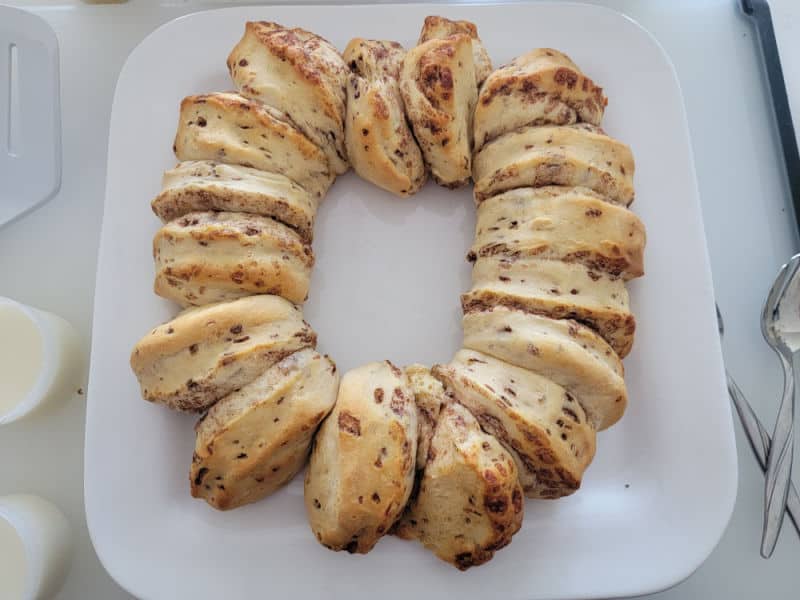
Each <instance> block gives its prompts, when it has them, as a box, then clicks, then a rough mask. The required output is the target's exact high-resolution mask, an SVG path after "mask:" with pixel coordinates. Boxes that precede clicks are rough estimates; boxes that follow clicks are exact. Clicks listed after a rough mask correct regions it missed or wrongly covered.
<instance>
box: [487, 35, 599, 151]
mask: <svg viewBox="0 0 800 600" xmlns="http://www.w3.org/2000/svg"><path fill="white" fill-rule="evenodd" d="M606 104H608V99H607V98H606V97H605V94H603V88H601V87H600V86H598V85H596V84H595V83H594V82H593V81H592V80H591V79H589V78H588V77H586V75H584V74H583V73H582V72H581V71H580V69H579V68H578V66H577V65H576V64H575V63H574V62H572V60H571V59H570V58H569V57H568V56H567V55H566V54H563V53H561V52H559V51H558V50H553V49H552V48H537V49H535V50H531V51H530V52H528V53H526V54H523V55H522V56H518V57H517V58H515V59H514V60H512V61H511V62H510V63H509V64H507V65H504V66H502V67H500V68H499V69H497V70H496V71H494V72H493V73H492V74H491V75H489V77H488V78H487V79H486V82H485V85H484V86H483V87H482V88H481V91H480V95H479V97H478V103H477V105H476V107H475V150H476V151H477V150H480V148H481V147H482V146H483V145H484V144H485V143H487V142H489V141H491V140H493V139H495V138H496V137H498V136H500V135H502V134H504V133H508V132H510V131H513V130H515V129H519V128H520V127H524V126H527V125H543V124H547V123H552V124H554V125H566V124H569V123H574V122H576V121H581V122H586V123H591V124H593V125H600V122H601V120H602V118H603V111H604V110H605V107H606Z"/></svg>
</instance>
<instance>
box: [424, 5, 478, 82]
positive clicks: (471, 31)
mask: <svg viewBox="0 0 800 600" xmlns="http://www.w3.org/2000/svg"><path fill="white" fill-rule="evenodd" d="M458 34H463V35H468V36H469V37H470V39H471V40H472V57H473V61H474V63H475V83H476V84H477V85H478V87H480V86H481V84H482V83H483V82H484V80H485V79H486V78H487V77H488V76H489V73H491V72H492V59H491V58H489V53H488V52H487V51H486V48H485V47H484V46H483V42H482V41H481V38H479V37H478V28H477V27H476V26H475V23H471V22H469V21H451V20H450V19H446V18H444V17H439V16H435V15H434V16H428V17H425V22H424V23H423V24H422V31H420V34H419V40H418V41H417V44H423V43H425V42H427V41H428V40H435V39H443V38H446V37H450V36H451V35H458Z"/></svg>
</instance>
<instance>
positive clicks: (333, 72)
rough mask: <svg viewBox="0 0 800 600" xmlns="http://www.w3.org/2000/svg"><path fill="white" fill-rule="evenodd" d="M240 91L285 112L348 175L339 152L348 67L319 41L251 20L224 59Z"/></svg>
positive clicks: (306, 34) (306, 33) (300, 31)
mask: <svg viewBox="0 0 800 600" xmlns="http://www.w3.org/2000/svg"><path fill="white" fill-rule="evenodd" d="M228 69H229V70H230V73H231V77H232V78H233V80H234V82H235V83H236V86H237V88H238V89H239V91H240V92H241V93H242V94H243V95H244V96H247V97H248V98H254V99H256V100H260V101H261V102H264V103H266V104H268V105H270V106H272V107H274V108H276V109H277V110H280V111H281V112H284V113H286V114H287V115H288V116H289V118H290V119H291V120H292V121H293V123H294V124H295V125H296V126H297V127H298V128H300V129H301V130H302V131H303V133H305V134H306V135H307V136H308V137H309V138H310V139H311V140H312V141H314V143H315V144H317V145H318V146H320V147H321V148H322V149H323V151H324V152H325V154H326V156H327V157H328V160H329V161H330V164H331V168H332V170H333V171H334V172H335V173H337V174H341V173H344V172H345V171H346V170H347V156H346V154H345V149H344V115H345V83H346V79H347V76H348V70H347V67H346V66H345V64H344V61H343V60H342V57H341V55H340V54H339V52H338V51H337V50H336V48H335V47H334V46H333V45H332V44H331V43H330V42H328V41H327V40H326V39H324V38H322V37H321V36H319V35H317V34H315V33H311V32H310V31H306V30H305V29H299V28H287V27H284V26H283V25H280V24H278V23H272V22H268V21H251V22H248V23H247V24H246V26H245V33H244V36H243V37H242V39H241V41H240V42H239V43H238V44H237V45H236V47H235V48H234V49H233V50H232V51H231V53H230V56H228Z"/></svg>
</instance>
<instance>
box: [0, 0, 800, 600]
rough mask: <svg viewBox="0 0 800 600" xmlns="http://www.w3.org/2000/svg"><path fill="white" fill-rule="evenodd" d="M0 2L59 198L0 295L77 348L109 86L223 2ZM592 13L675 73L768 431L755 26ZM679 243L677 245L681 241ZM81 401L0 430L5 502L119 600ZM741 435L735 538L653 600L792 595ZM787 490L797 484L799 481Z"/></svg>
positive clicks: (792, 47)
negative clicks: (48, 65) (30, 18)
mask: <svg viewBox="0 0 800 600" xmlns="http://www.w3.org/2000/svg"><path fill="white" fill-rule="evenodd" d="M5 1H6V2H7V3H10V4H12V5H20V6H25V7H28V8H30V9H31V10H33V11H34V12H36V13H37V14H40V15H41V16H43V17H44V18H45V19H46V20H47V21H48V22H49V23H50V24H51V25H52V26H53V27H54V28H55V30H56V32H57V35H58V38H59V43H60V45H61V68H62V72H61V84H62V127H63V153H64V156H63V173H64V174H63V183H62V187H61V191H60V193H59V194H58V196H57V197H56V198H54V199H53V200H51V201H50V202H49V203H48V204H46V205H45V206H44V207H42V208H41V209H39V210H37V211H36V212H34V213H32V214H30V215H28V216H26V217H25V218H23V219H21V220H19V221H17V222H16V223H13V224H12V225H10V226H8V227H6V228H4V229H2V230H0V295H4V296H10V297H12V298H15V299H17V300H20V301H22V302H26V303H29V304H32V305H34V306H38V307H40V308H44V309H46V310H50V311H52V312H56V313H58V314H60V315H62V316H64V317H65V318H67V319H68V320H70V321H71V322H72V323H73V324H75V326H76V327H77V328H78V330H79V331H80V333H81V335H82V338H83V342H84V347H85V348H86V349H87V352H88V347H89V339H90V330H91V316H92V298H93V293H94V274H95V266H96V254H97V246H98V239H99V231H100V222H101V218H102V205H103V195H104V186H105V152H106V141H107V135H108V120H109V115H110V109H111V99H112V94H113V91H114V85H115V82H116V77H117V74H118V72H119V69H120V67H121V65H122V63H123V62H124V60H125V57H126V56H127V55H128V53H129V52H130V50H131V49H132V48H133V47H134V46H135V45H136V44H137V43H138V42H139V41H140V40H141V39H142V38H143V37H145V35H146V34H147V33H149V32H150V31H151V30H152V29H154V28H155V27H156V26H158V25H159V24H161V23H163V22H165V21H167V20H169V19H171V18H173V17H176V16H179V15H181V14H185V13H188V12H194V11H196V10H201V9H202V8H210V7H217V6H223V5H225V3H224V2H198V1H188V2H181V1H180V0H175V1H174V2H165V3H156V2H152V1H147V0H132V1H131V2H129V3H128V4H124V5H115V6H88V5H83V4H77V3H73V2H70V1H67V0H65V1H64V2H54V1H52V0H39V1H34V2H21V1H19V0H11V1H10V2H8V0H5ZM594 3H597V4H603V5H606V6H609V7H611V8H615V9H617V10H620V11H621V12H624V13H626V14H628V15H630V16H631V17H632V18H634V19H636V20H637V21H639V22H640V23H641V24H642V25H644V26H645V27H646V28H647V29H649V30H650V31H651V32H652V33H653V34H654V35H655V36H656V38H658V39H659V41H660V42H661V43H662V44H663V46H664V47H665V49H666V51H667V52H668V54H669V55H670V56H671V57H672V59H673V61H674V63H675V66H676V69H677V72H678V76H679V78H680V81H681V85H682V88H683V91H684V96H685V101H686V107H687V112H688V116H689V124H690V129H691V134H692V143H693V147H694V152H695V161H696V167H697V177H698V182H699V186H700V192H701V199H702V203H703V212H704V216H705V222H706V232H707V237H708V245H709V253H710V256H711V264H712V270H713V275H714V283H715V286H716V290H717V298H718V302H719V305H720V308H721V309H722V312H723V315H724V317H725V324H726V337H725V340H724V343H723V349H724V354H725V359H726V364H727V366H728V368H729V370H730V371H731V372H732V373H733V374H734V376H735V377H736V379H737V380H738V382H739V384H740V386H741V388H742V390H743V391H744V392H745V394H746V395H747V396H748V398H749V399H750V401H751V403H752V404H753V405H754V407H755V408H756V411H757V412H758V414H759V415H760V416H761V417H762V419H763V420H764V422H765V424H767V428H768V429H771V428H772V419H773V418H774V414H775V411H776V410H777V403H778V397H779V393H780V389H781V385H782V384H781V372H780V370H779V365H778V362H777V360H776V359H775V357H774V356H773V354H772V352H771V351H770V350H769V349H768V348H767V347H766V345H765V344H764V342H763V341H762V338H761V333H760V329H759V320H758V317H759V314H760V310H761V303H762V301H763V298H764V295H765V294H766V292H767V290H768V288H769V285H770V283H771V281H772V279H773V277H774V275H775V274H776V273H777V269H778V268H779V267H780V265H781V264H782V263H783V262H784V261H785V259H786V258H788V257H789V256H790V255H791V254H793V253H794V252H796V251H797V249H798V237H797V233H796V231H795V225H794V222H793V220H792V218H791V212H790V210H791V209H790V208H789V207H790V203H789V195H788V190H787V186H786V184H785V182H784V177H783V167H782V161H781V154H780V153H779V147H778V145H777V144H778V142H777V137H776V136H775V133H774V131H773V125H772V117H771V112H770V111H771V108H770V103H769V96H768V92H767V88H766V81H765V80H764V77H763V76H762V74H761V73H762V71H761V65H760V56H759V50H758V46H757V42H756V39H755V36H754V34H753V30H752V27H751V24H750V22H749V21H748V20H747V19H746V18H745V17H744V16H742V15H741V14H740V13H739V11H738V8H737V2H735V1H734V0H705V1H701V0H672V1H669V0H662V1H652V0H651V1H648V2H640V1H636V0H606V1H597V2H594ZM771 5H772V9H773V17H774V20H775V28H776V32H777V36H778V43H779V46H780V50H781V57H782V60H783V68H784V74H785V76H786V80H787V85H788V87H789V95H790V100H791V102H792V109H793V113H794V118H795V129H796V130H800V127H798V126H800V3H797V2H796V1H795V0H772V2H771ZM532 43H534V44H535V42H532ZM143 111H146V107H143ZM653 116H654V118H658V115H657V114H655V115H653ZM664 176H665V177H669V173H665V174H664ZM675 235H676V243H680V232H676V233H675ZM675 285H676V286H680V282H675ZM687 292H688V293H691V292H690V290H689V291H687ZM121 318H124V315H122V316H121ZM676 376H679V374H676ZM84 398H85V397H84V396H76V397H75V398H73V399H72V400H70V401H69V402H67V403H66V404H65V405H63V406H61V407H58V408H56V409H55V410H54V411H52V412H51V413H50V414H47V415H42V416H41V417H38V418H34V419H31V420H30V421H28V422H22V423H18V424H15V425H11V426H8V427H4V428H3V429H2V430H0V456H1V457H2V459H0V495H2V494H6V493H12V492H33V493H37V494H40V495H42V496H44V497H45V498H48V499H50V500H52V501H53V502H55V503H57V504H58V505H59V506H60V507H61V508H62V509H63V510H64V511H65V513H66V514H67V516H68V517H69V519H70V521H71V522H72V524H73V526H74V527H75V529H76V531H77V533H78V536H77V537H78V540H77V548H76V555H75V560H74V564H73V567H72V570H71V572H70V575H69V578H68V580H67V583H66V585H65V587H64V589H63V590H62V592H61V593H60V594H59V596H58V597H59V598H63V599H69V600H84V599H104V600H105V599H109V600H111V599H114V598H128V597H129V596H128V594H126V593H125V592H124V591H123V590H121V589H120V588H119V587H118V586H117V585H116V584H115V583H114V582H113V581H112V580H111V579H110V577H109V576H108V575H107V574H106V573H105V571H104V570H103V568H102V566H101V565H100V563H99V561H98V559H97V557H96V555H95V553H94V551H93V549H92V547H91V543H90V540H89V536H88V533H87V531H86V523H85V516H84V510H83V461H82V458H83V432H84V416H85V409H84ZM736 430H737V431H736V434H737V443H738V446H739V476H740V478H739V495H738V499H737V503H736V509H735V512H734V515H733V518H732V520H731V523H730V526H729V527H728V530H727V531H726V533H725V535H724V536H723V538H722V541H721V542H720V544H719V546H718V547H717V549H716V550H715V551H714V553H713V554H712V555H711V557H710V558H709V559H708V560H707V561H706V562H705V564H704V565H703V566H702V567H701V568H700V569H699V570H698V571H697V572H696V573H695V574H694V575H692V576H691V577H690V578H689V579H687V580H686V581H685V582H683V583H682V584H680V585H678V586H676V587H675V588H673V589H671V590H669V591H666V592H663V593H661V594H657V595H655V596H652V598H662V599H673V598H674V599H678V598H681V599H682V598H696V597H697V598H700V597H714V598H717V597H725V598H729V599H738V598H741V599H745V598H747V599H749V598H753V597H756V596H758V597H764V598H789V597H793V596H796V593H797V592H796V590H797V584H798V577H797V566H798V565H800V538H798V536H797V535H796V533H795V531H794V530H793V528H792V527H791V524H790V523H788V522H787V524H786V526H785V527H784V531H783V534H782V536H781V539H780V541H779V543H778V547H777V549H776V551H775V555H774V556H773V558H772V559H771V560H769V561H765V560H763V559H761V558H760V556H759V554H758V548H759V541H760V534H761V511H762V496H763V476H762V474H761V471H760V470H759V468H758V466H757V464H756V461H755V459H754V457H753V456H752V452H751V450H750V448H749V446H748V445H747V441H746V439H745V438H744V436H743V435H742V433H741V428H740V427H739V426H738V421H737V424H736ZM676 443H680V441H679V440H676ZM797 456H800V454H798V455H797ZM797 462H798V464H800V460H798V461H797ZM120 468H122V469H124V468H125V467H124V465H120ZM795 482H797V483H798V484H800V475H799V474H798V473H797V471H796V473H795ZM621 568H624V566H621Z"/></svg>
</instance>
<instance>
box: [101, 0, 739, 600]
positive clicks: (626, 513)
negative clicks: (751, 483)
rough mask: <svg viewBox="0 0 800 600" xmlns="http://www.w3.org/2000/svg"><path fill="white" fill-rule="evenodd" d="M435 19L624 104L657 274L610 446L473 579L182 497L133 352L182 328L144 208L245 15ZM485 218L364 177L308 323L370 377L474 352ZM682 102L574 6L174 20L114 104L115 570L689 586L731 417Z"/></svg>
mask: <svg viewBox="0 0 800 600" xmlns="http://www.w3.org/2000/svg"><path fill="white" fill-rule="evenodd" d="M427 14H442V15H445V16H448V17H451V18H465V19H470V20H472V21H474V22H476V23H477V24H478V28H479V32H480V34H481V37H482V38H483V40H484V42H485V44H486V46H487V47H488V49H489V52H490V54H491V55H492V58H493V60H494V62H495V64H501V63H503V62H506V61H508V60H509V59H511V58H512V57H514V56H515V55H518V54H520V53H522V52H525V51H527V50H529V49H531V48H532V47H536V46H553V47H557V48H559V49H561V50H563V51H565V52H567V53H568V54H569V55H571V56H572V57H573V58H574V59H575V61H576V62H577V63H578V64H579V65H580V66H581V68H582V69H583V70H584V71H586V72H587V73H588V74H589V75H590V76H591V77H593V78H594V79H595V80H596V81H598V82H600V83H601V84H602V85H604V87H605V89H606V92H607V94H608V96H609V98H610V103H609V108H608V112H607V116H606V119H605V122H604V126H605V128H606V129H607V130H608V131H609V133H610V134H612V135H614V136H616V137H619V138H620V139H622V140H624V141H626V142H627V143H629V144H630V145H631V146H632V148H633V151H634V154H635V156H636V160H637V173H636V179H635V182H636V187H637V201H636V203H635V204H634V208H635V210H636V211H637V212H638V213H639V214H640V215H641V217H642V219H643V220H644V222H645V224H646V225H647V228H648V248H647V253H646V267H647V275H646V276H645V278H644V279H642V280H638V281H636V282H634V283H633V284H632V285H631V292H632V304H633V308H634V310H635V312H636V314H637V317H638V322H639V327H638V331H637V341H636V345H635V347H634V350H633V353H632V354H631V356H630V357H629V358H628V359H627V360H626V369H627V375H628V384H629V388H630V396H631V402H630V407H629V410H628V413H627V414H626V416H625V417H624V419H623V420H622V422H621V423H620V424H619V425H617V426H615V427H614V428H612V429H611V430H609V431H607V432H604V433H602V434H600V436H599V439H598V451H597V458H596V459H595V462H594V464H593V465H592V466H591V468H590V469H589V471H588V473H587V475H586V477H585V479H584V484H583V487H582V489H581V490H580V491H579V492H578V493H577V494H575V495H574V496H572V497H570V498H567V499H564V500H560V501H557V502H548V501H540V502H534V501H528V502H527V503H526V515H525V523H524V525H523V528H522V530H521V531H520V532H519V533H518V534H517V535H516V536H515V538H514V541H513V543H512V544H511V546H509V547H508V548H506V549H503V550H501V551H500V552H498V554H497V556H496V558H495V559H494V560H493V561H492V562H491V563H489V564H487V565H485V566H483V567H480V568H475V569H472V570H470V571H468V572H466V573H460V572H458V571H456V570H455V569H453V568H452V567H450V566H448V565H446V564H444V563H442V562H440V561H438V560H437V559H435V558H434V557H433V556H432V555H431V554H430V553H428V552H427V551H424V550H423V549H422V547H421V546H419V545H418V544H414V543H409V542H401V541H399V540H396V539H393V538H386V539H384V540H382V541H381V542H380V543H379V544H378V546H377V547H376V548H375V550H374V551H373V552H372V553H370V554H369V555H367V556H363V557H354V556H350V555H347V554H345V553H338V554H337V553H333V552H330V551H328V550H325V549H324V548H322V547H321V546H320V545H319V544H317V542H316V541H315V540H314V538H313V536H312V535H311V533H310V530H309V528H308V525H307V523H306V521H305V515H304V509H303V503H302V481H301V479H300V478H297V479H296V480H295V481H294V482H293V483H292V484H291V485H290V486H288V488H287V489H285V490H283V491H281V492H280V493H278V494H275V495H274V496H272V497H270V498H269V499H267V500H265V501H263V502H260V503H257V504H255V505H251V506H248V507H245V508H242V509H239V510H236V511H232V512H229V513H220V512H216V511H214V510H213V509H210V508H209V507H208V506H206V505H205V504H204V503H202V502H200V501H197V500H193V499H192V498H190V496H189V493H188V467H189V462H190V460H191V453H192V449H193V432H192V425H193V422H194V420H195V419H194V418H193V417H190V416H186V415H178V414H174V413H171V412H169V411H167V410H166V409H164V408H162V407H159V406H153V405H149V404H147V403H145V402H143V401H141V400H140V399H139V397H138V387H137V384H136V381H135V379H134V377H133V375H132V374H131V373H130V370H129V368H128V355H129V352H130V349H131V347H132V346H133V344H134V343H135V342H136V340H137V339H138V338H139V337H140V336H141V335H143V334H144V333H146V332H147V331H149V329H150V328H152V326H153V325H154V324H156V323H158V322H161V321H164V320H166V319H168V318H169V317H170V316H172V315H173V314H174V313H175V312H176V309H175V307H174V306H171V305H170V304H169V303H167V302H165V301H163V300H160V299H158V298H156V297H155V296H154V295H153V294H152V292H151V287H152V277H153V266H152V258H151V247H150V242H151V238H152V236H153V234H154V233H155V231H156V230H157V228H158V226H159V224H158V221H157V219H156V218H155V217H154V216H153V215H152V214H151V213H150V209H149V201H150V199H151V198H152V197H153V196H154V195H155V194H156V193H157V192H158V189H159V180H160V175H161V171H163V170H164V169H166V168H168V167H170V166H172V164H174V157H173V156H172V154H171V145H172V138H173V135H174V132H175V126H176V118H177V109H178V104H179V102H180V99H181V98H182V97H183V96H185V95H188V94H192V93H198V92H205V91H211V90H219V89H230V88H231V83H230V81H229V79H228V77H227V73H226V70H225V57H226V56H227V53H228V51H229V50H230V48H231V47H232V46H233V45H234V44H235V43H236V41H237V40H238V39H239V37H240V36H241V33H242V30H243V26H244V22H245V21H246V20H248V19H270V20H276V21H280V22H282V23H285V24H291V25H297V26H301V27H304V28H307V29H311V30H313V31H316V32H318V33H320V34H322V35H324V36H325V37H327V38H328V39H330V40H331V41H332V42H333V43H335V44H336V45H337V46H338V47H339V48H343V47H344V46H345V44H346V43H347V41H348V40H349V39H350V38H351V37H355V36H362V37H373V38H389V39H392V38H394V39H399V41H401V42H403V43H405V44H407V45H410V44H412V43H413V42H414V40H415V39H416V37H417V35H418V32H419V28H420V25H421V22H422V20H423V18H424V16H425V15H427ZM473 226H474V208H473V206H472V201H471V198H470V193H469V191H466V190H464V191H459V192H451V191H447V190H443V189H440V188H437V187H435V186H434V185H432V184H429V185H428V186H427V187H426V188H425V189H424V191H423V192H422V193H420V194H419V195H417V196H416V197H414V198H412V199H410V200H405V201H400V200H396V199H394V198H391V197H389V196H388V195H386V194H384V193H382V192H380V191H379V190H377V189H376V188H374V187H372V186H370V185H369V184H367V183H365V182H363V181H360V180H359V179H358V178H357V177H356V176H354V175H352V174H349V175H346V176H345V177H342V178H341V179H340V180H339V181H337V183H336V184H335V185H334V187H333V189H332V190H331V192H330V194H329V196H328V197H327V198H326V200H325V202H324V205H323V207H322V209H321V211H320V214H319V219H318V225H317V236H316V240H315V243H314V250H315V253H316V255H317V265H316V268H315V271H314V277H313V283H312V290H311V299H310V301H309V302H308V304H307V305H306V311H305V314H306V318H307V320H308V321H309V322H310V323H311V324H312V325H313V326H314V327H315V329H316V330H317V332H318V334H319V339H320V348H321V350H323V351H324V352H327V353H330V354H331V355H332V357H333V358H334V359H335V360H336V361H337V363H338V364H339V367H340V368H341V369H342V370H346V369H349V368H352V367H354V366H356V365H358V364H361V363H364V362H366V361H369V360H376V359H383V358H390V359H392V360H393V361H395V362H397V363H398V364H408V363H410V362H424V363H431V362H435V361H446V360H447V359H449V357H450V356H452V354H453V352H454V351H455V350H456V349H457V348H458V345H459V342H460V320H459V319H460V316H459V308H458V296H459V293H460V292H462V291H464V290H465V289H466V288H467V287H468V280H469V266H468V264H467V263H466V262H465V261H464V254H465V253H466V250H467V248H468V246H469V244H470V242H471V239H472V234H473ZM712 296H713V295H712V288H711V278H710V272H709V268H708V259H707V254H706V247H705V238H704V233H703V226H702V220H701V215H700V209H699V203H698V198H697V190H696V184H695V179H694V171H693V166H692V157H691V151H690V146H689V141H688V135H687V127H686V120H685V115H684V110H683V102H682V99H681V94H680V90H679V88H678V84H677V80H676V78H675V74H674V71H673V69H672V66H671V64H670V62H669V60H668V59H667V57H666V56H665V55H664V53H663V52H662V50H661V49H660V48H659V46H658V45H657V43H656V42H655V41H654V40H653V38H651V37H650V36H649V35H648V34H647V33H646V32H645V31H644V30H642V29H641V28H640V27H638V26H637V25H636V24H635V23H633V22H632V21H630V20H628V19H626V18H624V17H622V16H621V15H619V14H617V13H615V12H612V11H608V10H605V9H602V8H598V7H591V6H582V5H571V4H534V5H524V4H517V5H506V6H496V5H495V6H452V5H451V6H445V5H425V6H419V5H402V6H346V7H334V6H325V7H285V6H282V7H259V8H231V9H225V10H221V11H213V12H207V13H201V14H197V15H192V16H189V17H185V18H182V19H179V20H177V21H174V22H172V23H170V24H168V25H166V26H164V27H162V28H160V29H159V30H157V31H156V32H154V33H153V34H152V35H151V36H150V37H148V38H147V39H146V40H145V41H144V42H142V44H141V45H140V46H139V47H138V48H136V50H134V52H133V53H132V54H131V56H130V58H129V59H128V61H127V63H126V65H125V67H124V69H123V71H122V73H121V75H120V79H119V83H118V86H117V90H116V95H115V102H114V108H113V115H112V122H111V134H110V140H109V157H108V185H107V193H106V205H105V215H104V223H103V233H102V238H101V253H100V261H99V270H98V278H97V290H96V297H95V317H94V338H93V348H92V368H91V376H90V385H89V388H90V390H89V406H88V415H87V434H86V475H85V477H86V479H85V492H86V508H87V518H88V524H89V529H90V532H91V535H92V539H93V541H94V544H95V547H96V549H97V552H98V555H99V557H100V559H101V560H102V561H103V564H104V565H105V566H106V568H107V569H108V571H109V572H110V573H111V575H112V576H114V577H115V578H116V579H117V581H119V582H120V584H121V585H123V586H124V587H125V588H127V589H128V590H129V591H131V592H132V593H133V594H135V595H136V596H138V597H143V598H188V597H191V598H218V597H227V598H245V597H261V596H269V597H276V598H283V597H302V598H312V597H342V598H345V597H346V598H349V599H357V598H370V599H371V598H374V597H376V596H379V597H380V598H382V599H391V598H398V599H400V598H403V599H408V598H441V597H458V598H464V599H469V598H476V599H477V598H481V599H482V600H483V599H485V598H486V597H487V595H488V596H491V597H501V598H507V599H515V598H582V597H597V598H606V597H610V596H616V595H632V594H639V593H645V592H649V591H654V590H658V589H662V588H664V587H667V586H669V585H671V584H673V583H676V582H677V581H679V580H680V579H682V578H684V577H685V576H687V575H688V574H689V573H690V572H691V571H692V570H694V569H695V568H696V567H697V566H698V565H699V564H700V563H701V562H702V560H703V559H704V558H705V557H706V556H707V555H708V554H709V553H710V551H711V550H712V548H713V547H714V545H715V544H716V543H717V541H718V540H719V537H720V535H721V533H722V531H723V529H724V527H725V525H726V523H727V521H728V518H729V516H730V513H731V510H732V507H733V502H734V496H735V489H736V458H735V450H734V445H733V434H732V427H731V414H730V409H729V406H728V401H727V396H726V391H725V387H724V381H723V371H722V362H721V356H720V349H719V340H718V337H717V333H716V325H715V321H714V311H713V297H712Z"/></svg>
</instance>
